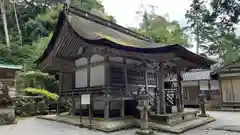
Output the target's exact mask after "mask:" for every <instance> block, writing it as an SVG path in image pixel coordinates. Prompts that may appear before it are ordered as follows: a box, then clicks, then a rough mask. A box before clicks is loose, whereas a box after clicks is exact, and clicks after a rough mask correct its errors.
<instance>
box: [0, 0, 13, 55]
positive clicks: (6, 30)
mask: <svg viewBox="0 0 240 135" xmlns="http://www.w3.org/2000/svg"><path fill="white" fill-rule="evenodd" d="M0 4H1V13H2V20H3V26H4V32H5V39H6V45H7V47H8V51H9V53H10V50H11V46H10V40H9V35H8V28H7V18H6V10H5V4H4V0H0Z"/></svg>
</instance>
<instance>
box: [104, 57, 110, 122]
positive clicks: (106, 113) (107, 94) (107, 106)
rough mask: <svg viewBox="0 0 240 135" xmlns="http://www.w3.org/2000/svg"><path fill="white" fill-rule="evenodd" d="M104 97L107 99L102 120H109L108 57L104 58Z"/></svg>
mask: <svg viewBox="0 0 240 135" xmlns="http://www.w3.org/2000/svg"><path fill="white" fill-rule="evenodd" d="M104 61H105V89H106V92H105V96H106V97H107V99H106V100H104V120H107V119H108V118H109V109H110V103H109V87H110V83H111V82H110V78H111V74H110V63H109V56H105V58H104Z"/></svg>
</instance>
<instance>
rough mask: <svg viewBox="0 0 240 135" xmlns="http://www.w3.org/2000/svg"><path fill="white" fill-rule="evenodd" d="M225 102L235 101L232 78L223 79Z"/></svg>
mask: <svg viewBox="0 0 240 135" xmlns="http://www.w3.org/2000/svg"><path fill="white" fill-rule="evenodd" d="M221 85H222V98H223V102H233V101H234V97H233V95H234V94H233V88H232V82H231V80H221Z"/></svg>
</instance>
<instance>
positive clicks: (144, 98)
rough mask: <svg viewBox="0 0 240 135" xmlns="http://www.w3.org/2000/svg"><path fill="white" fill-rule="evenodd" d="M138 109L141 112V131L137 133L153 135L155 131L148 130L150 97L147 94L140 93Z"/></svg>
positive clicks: (139, 134)
mask: <svg viewBox="0 0 240 135" xmlns="http://www.w3.org/2000/svg"><path fill="white" fill-rule="evenodd" d="M137 100H138V106H137V109H138V110H139V111H140V130H138V131H136V134H138V135H153V131H152V130H151V129H149V128H148V111H149V110H150V108H151V106H149V101H148V95H146V93H145V92H140V93H139V95H138V97H137Z"/></svg>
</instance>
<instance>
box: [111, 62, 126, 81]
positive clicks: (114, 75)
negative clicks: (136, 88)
mask: <svg viewBox="0 0 240 135" xmlns="http://www.w3.org/2000/svg"><path fill="white" fill-rule="evenodd" d="M110 74H111V84H125V77H124V70H123V68H119V67H114V66H111V67H110Z"/></svg>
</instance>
